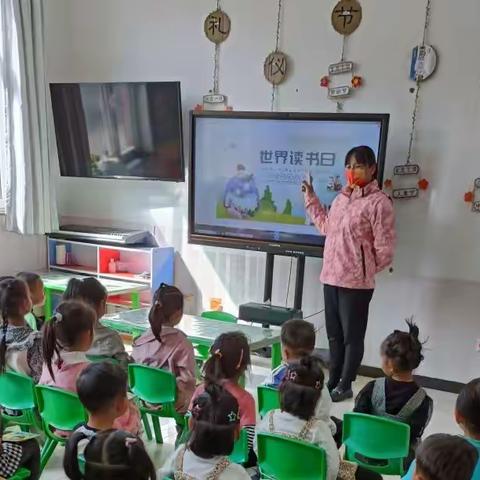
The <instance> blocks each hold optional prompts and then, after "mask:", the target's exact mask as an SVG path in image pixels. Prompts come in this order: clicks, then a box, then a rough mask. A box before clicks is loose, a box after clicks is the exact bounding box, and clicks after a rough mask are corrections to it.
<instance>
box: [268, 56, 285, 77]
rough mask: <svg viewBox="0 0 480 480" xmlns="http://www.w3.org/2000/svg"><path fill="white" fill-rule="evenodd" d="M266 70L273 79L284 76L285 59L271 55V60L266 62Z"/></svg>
mask: <svg viewBox="0 0 480 480" xmlns="http://www.w3.org/2000/svg"><path fill="white" fill-rule="evenodd" d="M268 68H269V70H270V75H271V76H272V77H275V76H276V75H279V74H280V75H282V76H283V75H285V73H286V59H285V57H283V56H282V57H278V56H277V55H273V56H272V58H271V60H270V61H269V62H268Z"/></svg>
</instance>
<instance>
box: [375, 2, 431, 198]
mask: <svg viewBox="0 0 480 480" xmlns="http://www.w3.org/2000/svg"><path fill="white" fill-rule="evenodd" d="M431 1H432V0H427V6H426V10H425V23H424V26H423V39H422V43H421V44H420V45H418V46H417V47H415V48H414V49H413V52H412V62H411V66H410V78H411V79H412V80H414V81H415V83H416V89H415V99H414V105H413V112H412V123H411V127H410V138H409V142H408V152H407V160H406V162H405V163H404V164H400V165H396V166H395V167H394V168H393V175H394V177H395V178H400V177H406V178H408V176H417V177H418V176H420V165H418V164H417V163H412V162H411V160H412V153H413V145H414V142H415V133H416V124H417V113H418V107H419V102H420V86H421V84H422V82H423V81H424V80H426V79H427V78H429V77H430V76H431V75H432V74H433V72H434V71H435V67H436V64H437V54H436V52H435V50H434V49H433V48H432V47H431V46H430V45H427V43H426V39H427V33H428V27H429V25H430V17H431ZM429 185H430V183H429V181H428V180H427V179H426V178H421V179H420V180H418V181H417V184H416V186H414V185H409V186H407V187H406V188H405V187H404V188H400V187H394V182H393V180H392V179H390V178H387V179H386V180H385V182H384V187H385V188H387V189H388V188H392V189H393V190H392V196H393V198H396V199H411V198H416V197H418V196H419V193H420V191H421V190H423V191H425V190H427V189H428V187H429Z"/></svg>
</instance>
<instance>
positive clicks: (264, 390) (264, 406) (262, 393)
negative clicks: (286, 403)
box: [257, 385, 280, 418]
mask: <svg viewBox="0 0 480 480" xmlns="http://www.w3.org/2000/svg"><path fill="white" fill-rule="evenodd" d="M257 396H258V413H259V414H260V416H261V417H262V418H263V417H264V416H265V414H266V413H267V412H269V411H270V410H275V409H277V408H280V392H279V391H278V388H273V387H267V386H265V385H259V386H258V387H257Z"/></svg>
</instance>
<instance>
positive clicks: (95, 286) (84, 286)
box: [63, 277, 107, 308]
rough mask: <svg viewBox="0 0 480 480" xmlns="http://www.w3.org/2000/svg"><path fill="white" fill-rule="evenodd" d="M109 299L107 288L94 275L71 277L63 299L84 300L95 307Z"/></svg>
mask: <svg viewBox="0 0 480 480" xmlns="http://www.w3.org/2000/svg"><path fill="white" fill-rule="evenodd" d="M106 299H107V289H106V288H105V287H104V286H103V285H102V284H101V283H100V282H99V281H98V280H97V279H96V278H93V277H87V278H83V279H79V278H71V279H70V280H69V281H68V284H67V288H66V289H65V292H64V293H63V300H83V301H84V302H86V303H88V304H90V305H91V306H92V307H93V308H97V307H98V306H100V304H101V303H102V302H104V301H105V300H106Z"/></svg>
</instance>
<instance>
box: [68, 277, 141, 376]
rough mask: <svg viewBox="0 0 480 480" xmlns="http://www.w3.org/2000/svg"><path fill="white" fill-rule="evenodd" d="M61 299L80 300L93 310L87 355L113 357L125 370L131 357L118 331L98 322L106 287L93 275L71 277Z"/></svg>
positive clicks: (103, 303) (104, 305)
mask: <svg viewBox="0 0 480 480" xmlns="http://www.w3.org/2000/svg"><path fill="white" fill-rule="evenodd" d="M63 300H82V301H84V302H86V303H88V304H89V305H90V306H91V307H92V308H93V309H94V310H95V313H96V317H97V318H96V320H95V324H94V326H93V342H92V346H91V347H90V350H89V351H88V352H87V357H88V356H91V357H105V358H113V359H114V360H116V361H117V362H118V363H119V364H120V365H121V366H122V367H123V368H124V369H125V370H126V369H127V366H128V363H130V362H131V361H132V359H131V358H130V356H129V355H128V353H127V352H126V351H125V346H124V344H123V342H122V338H121V337H120V335H119V334H118V332H116V331H115V330H112V329H111V328H108V327H106V326H105V325H102V324H101V323H100V319H101V318H102V317H103V316H104V315H105V311H106V307H107V289H106V288H105V287H104V286H103V285H102V284H101V283H100V282H99V281H98V280H97V279H96V278H93V277H87V278H83V279H78V278H71V279H70V281H69V282H68V285H67V288H66V290H65V292H64V294H63Z"/></svg>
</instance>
